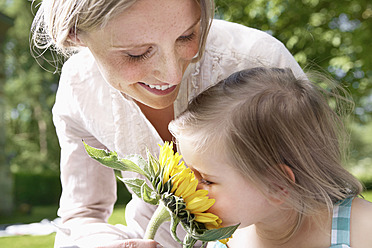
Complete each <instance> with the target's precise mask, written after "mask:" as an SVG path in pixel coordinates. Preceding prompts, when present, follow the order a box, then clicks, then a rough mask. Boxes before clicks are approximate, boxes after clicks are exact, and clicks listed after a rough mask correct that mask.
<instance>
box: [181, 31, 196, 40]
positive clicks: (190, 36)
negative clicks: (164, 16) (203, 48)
mask: <svg viewBox="0 0 372 248" xmlns="http://www.w3.org/2000/svg"><path fill="white" fill-rule="evenodd" d="M195 35H196V34H195V32H192V33H191V34H190V35H186V36H180V37H179V38H178V40H180V41H192V40H193V39H194V38H195Z"/></svg>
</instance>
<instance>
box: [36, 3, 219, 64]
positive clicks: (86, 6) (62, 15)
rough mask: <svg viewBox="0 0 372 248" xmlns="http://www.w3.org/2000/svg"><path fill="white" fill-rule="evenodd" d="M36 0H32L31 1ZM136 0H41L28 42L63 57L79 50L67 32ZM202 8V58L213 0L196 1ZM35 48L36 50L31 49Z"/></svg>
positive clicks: (95, 24) (87, 27)
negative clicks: (49, 49)
mask: <svg viewBox="0 0 372 248" xmlns="http://www.w3.org/2000/svg"><path fill="white" fill-rule="evenodd" d="M34 1H35V0H34ZM136 1H137V0H121V1H108V0H43V1H42V2H41V4H40V6H39V9H38V11H37V13H36V15H35V18H34V21H33V23H32V26H31V42H32V43H33V45H34V46H35V47H36V49H38V50H40V51H41V52H40V53H42V52H43V51H44V50H45V49H48V48H52V49H54V50H56V51H57V52H59V53H62V54H63V55H65V56H67V57H68V56H70V55H71V54H73V53H74V52H76V51H77V50H78V48H79V47H78V45H77V44H75V43H74V42H73V41H72V40H71V39H70V35H71V34H73V35H76V34H77V33H78V32H79V31H84V32H89V31H91V30H93V29H96V28H103V27H105V25H106V24H107V23H108V22H109V21H110V20H112V19H113V18H114V17H116V16H117V15H118V14H120V13H122V12H123V11H124V10H126V9H127V8H129V7H130V6H132V5H133V4H134V3H135V2H136ZM195 1H196V2H197V3H198V4H199V6H200V8H201V36H200V42H199V53H198V55H197V57H196V58H195V60H198V59H200V58H201V57H202V55H203V52H204V48H205V43H206V39H207V35H208V32H209V29H210V26H211V22H212V19H213V15H214V2H213V0H195ZM34 50H35V49H34Z"/></svg>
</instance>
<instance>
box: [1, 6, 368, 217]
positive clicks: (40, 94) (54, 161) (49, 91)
mask: <svg viewBox="0 0 372 248" xmlns="http://www.w3.org/2000/svg"><path fill="white" fill-rule="evenodd" d="M38 2H39V1H35V2H34V3H33V4H32V3H31V2H30V1H27V0H3V1H1V2H0V13H1V14H0V195H1V197H0V213H2V215H3V216H5V215H8V216H9V215H10V216H13V215H16V214H19V213H20V212H22V211H23V212H25V214H27V212H30V211H32V209H33V206H40V205H52V206H54V209H57V205H58V199H59V195H60V191H61V187H60V183H59V178H58V176H59V166H58V164H59V156H60V155H59V152H60V148H59V144H58V140H57V137H56V134H55V130H54V126H53V123H52V116H51V108H52V106H53V103H54V100H55V93H56V90H57V88H58V77H59V69H60V68H61V65H62V63H63V59H62V58H61V57H58V56H56V55H55V54H52V53H49V52H46V53H45V54H44V57H45V58H47V59H48V60H49V61H52V62H53V61H54V62H56V61H57V62H58V63H51V64H49V63H48V62H47V61H46V60H45V58H44V59H43V58H36V59H35V58H33V57H32V56H31V55H30V54H31V51H32V49H33V48H32V46H31V47H30V44H29V37H30V32H29V30H30V26H31V23H32V19H33V15H34V13H35V12H36V8H37V4H38ZM216 8H217V10H216V17H217V18H220V19H226V20H229V21H233V22H237V23H241V24H244V25H247V26H250V27H254V28H258V29H261V30H264V31H266V32H268V33H270V34H271V35H273V36H274V37H276V38H277V39H279V40H280V41H282V42H283V43H284V44H285V45H286V47H287V48H288V49H289V51H290V52H291V53H292V54H293V55H294V57H295V59H296V60H297V61H298V62H299V63H300V65H301V66H302V67H303V68H305V69H313V68H318V67H320V68H321V69H322V70H323V71H324V72H327V73H329V74H330V75H332V77H333V78H335V79H336V80H337V81H338V82H339V84H340V85H342V86H343V87H344V88H345V89H346V90H347V91H348V92H350V94H351V95H352V97H353V99H354V101H355V104H356V105H355V109H354V111H353V113H352V117H351V118H350V121H349V122H348V126H349V128H350V130H351V144H350V159H349V160H348V161H347V163H346V165H345V166H347V168H348V169H349V170H350V171H351V172H352V173H353V174H354V175H356V176H357V177H358V178H360V179H361V180H362V181H363V182H364V183H365V185H366V187H367V188H369V189H372V122H371V118H372V58H371V57H370V56H371V54H372V46H371V39H372V2H371V1H370V0H338V1H334V0H322V1H320V0H271V1H264V0H251V1H247V0H217V1H216ZM55 66H57V69H56V67H55ZM118 188H119V189H121V188H123V186H119V187H118ZM127 197H128V195H126V193H125V192H124V190H123V192H119V201H118V202H119V203H123V202H124V201H126V199H127ZM25 206H28V207H26V209H23V208H25ZM0 218H1V217H0ZM9 221H11V220H9Z"/></svg>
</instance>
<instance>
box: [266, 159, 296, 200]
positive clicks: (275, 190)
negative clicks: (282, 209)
mask: <svg viewBox="0 0 372 248" xmlns="http://www.w3.org/2000/svg"><path fill="white" fill-rule="evenodd" d="M279 166H280V167H281V168H282V169H283V170H284V172H285V174H286V175H287V176H288V178H289V179H290V180H291V181H292V182H293V183H294V182H296V177H295V175H294V173H293V170H292V169H291V168H290V167H289V166H288V165H285V164H280V165H279ZM271 188H272V189H271V190H270V191H271V196H270V199H271V202H273V203H275V204H277V205H280V204H282V203H283V202H285V198H286V197H287V196H288V194H289V192H288V190H287V188H286V187H283V186H282V185H277V184H274V185H273V186H272V187H271Z"/></svg>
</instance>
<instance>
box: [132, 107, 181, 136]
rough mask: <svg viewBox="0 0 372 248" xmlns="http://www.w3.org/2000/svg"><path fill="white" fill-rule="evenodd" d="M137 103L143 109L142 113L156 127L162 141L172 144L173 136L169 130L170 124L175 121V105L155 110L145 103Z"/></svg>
mask: <svg viewBox="0 0 372 248" xmlns="http://www.w3.org/2000/svg"><path fill="white" fill-rule="evenodd" d="M136 103H137V105H138V106H139V108H140V109H141V111H142V113H143V114H144V115H145V116H146V118H147V119H148V120H149V121H150V122H151V124H152V125H153V126H154V127H155V129H156V131H157V132H158V134H159V135H160V137H161V138H162V140H163V141H169V142H171V141H172V139H173V136H172V134H171V133H170V132H169V130H168V124H169V122H171V121H172V120H173V119H174V108H173V104H171V105H170V106H168V107H166V108H164V109H154V108H151V107H149V106H147V105H144V104H143V103H140V102H137V101H136Z"/></svg>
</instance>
